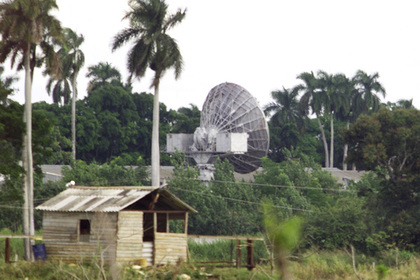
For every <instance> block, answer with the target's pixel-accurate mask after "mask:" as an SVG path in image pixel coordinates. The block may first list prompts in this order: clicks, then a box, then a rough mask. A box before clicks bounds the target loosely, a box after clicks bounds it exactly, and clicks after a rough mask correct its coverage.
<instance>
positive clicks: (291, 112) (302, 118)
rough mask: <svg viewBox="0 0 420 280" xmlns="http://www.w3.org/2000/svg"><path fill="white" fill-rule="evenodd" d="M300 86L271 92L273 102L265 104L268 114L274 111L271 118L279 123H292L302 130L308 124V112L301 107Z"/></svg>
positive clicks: (265, 110)
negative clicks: (304, 111) (305, 112)
mask: <svg viewBox="0 0 420 280" xmlns="http://www.w3.org/2000/svg"><path fill="white" fill-rule="evenodd" d="M298 96H299V88H297V87H295V88H293V89H285V88H284V87H283V90H277V91H272V92H271V97H272V98H273V100H274V101H273V102H270V103H269V104H267V105H266V106H264V112H265V113H266V114H270V113H273V115H272V116H271V120H272V121H273V120H275V122H277V123H278V124H279V125H285V124H288V123H291V124H293V125H296V127H297V128H298V130H299V131H300V132H302V130H303V129H304V127H305V124H306V120H307V119H306V114H304V113H302V111H301V110H300V108H299V99H298Z"/></svg>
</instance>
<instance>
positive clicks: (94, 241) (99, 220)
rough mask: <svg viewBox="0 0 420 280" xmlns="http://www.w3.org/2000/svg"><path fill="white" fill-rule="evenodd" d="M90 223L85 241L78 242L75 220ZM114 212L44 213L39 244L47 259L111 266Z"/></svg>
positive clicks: (115, 224) (115, 214)
mask: <svg viewBox="0 0 420 280" xmlns="http://www.w3.org/2000/svg"><path fill="white" fill-rule="evenodd" d="M80 220H90V222H91V234H90V238H89V241H88V242H80V241H79V232H78V229H79V221H80ZM116 229H117V213H73V212H48V211H45V212H44V218H43V233H42V236H43V242H44V244H45V249H46V253H47V258H48V259H49V260H62V261H64V262H67V263H70V262H71V263H78V262H80V261H83V260H91V259H93V258H95V259H96V260H97V261H99V262H102V261H103V262H105V263H113V262H114V261H115V257H116V239H117V231H116Z"/></svg>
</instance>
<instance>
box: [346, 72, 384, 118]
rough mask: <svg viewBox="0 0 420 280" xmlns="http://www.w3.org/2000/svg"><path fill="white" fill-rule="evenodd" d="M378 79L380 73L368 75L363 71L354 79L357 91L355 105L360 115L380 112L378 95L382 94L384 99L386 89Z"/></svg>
mask: <svg viewBox="0 0 420 280" xmlns="http://www.w3.org/2000/svg"><path fill="white" fill-rule="evenodd" d="M378 79H379V74H378V73H373V74H372V75H368V74H366V72H364V71H362V70H359V71H357V73H356V75H355V76H354V77H353V82H354V84H355V87H356V90H357V92H356V95H355V97H354V98H355V100H354V104H355V108H356V109H357V111H356V112H357V114H358V115H360V114H367V113H369V112H376V111H378V109H379V105H380V104H381V103H380V99H379V97H378V95H379V94H380V95H382V97H385V95H386V92H385V88H384V87H383V86H382V84H381V83H380V82H379V81H378Z"/></svg>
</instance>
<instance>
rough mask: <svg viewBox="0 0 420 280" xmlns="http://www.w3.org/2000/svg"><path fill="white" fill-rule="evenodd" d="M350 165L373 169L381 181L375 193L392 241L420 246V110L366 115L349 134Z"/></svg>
mask: <svg viewBox="0 0 420 280" xmlns="http://www.w3.org/2000/svg"><path fill="white" fill-rule="evenodd" d="M346 141H347V142H348V143H349V144H350V147H351V148H350V151H349V162H354V163H356V164H357V165H358V166H361V167H363V168H365V169H366V170H373V171H375V173H376V174H377V175H378V177H379V178H380V179H382V181H381V186H380V189H379V190H378V191H376V192H375V195H376V196H377V198H378V200H379V205H377V206H376V207H379V208H380V209H382V211H381V212H382V215H383V216H384V217H383V221H384V223H383V227H382V229H383V230H384V231H387V232H388V234H389V235H390V236H391V237H390V238H391V239H392V240H391V241H392V242H395V243H396V244H399V245H401V246H408V245H409V244H412V245H415V246H417V248H418V247H419V246H420V243H419V242H418V240H419V239H418V233H419V232H420V227H419V226H418V223H417V222H414V221H417V220H418V219H419V218H420V215H419V213H420V212H419V210H420V207H419V205H420V198H419V195H418V194H419V193H420V188H419V186H420V184H419V183H420V176H419V174H420V160H419V159H420V148H419V145H418V143H419V141H420V111H418V110H415V109H395V110H393V111H391V110H389V109H387V108H382V109H380V110H379V111H378V113H374V114H372V115H362V116H360V117H359V119H358V120H357V121H356V122H355V123H354V124H353V126H352V127H351V128H350V130H349V131H348V132H347V133H346Z"/></svg>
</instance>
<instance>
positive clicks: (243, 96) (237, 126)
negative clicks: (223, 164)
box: [200, 83, 269, 174]
mask: <svg viewBox="0 0 420 280" xmlns="http://www.w3.org/2000/svg"><path fill="white" fill-rule="evenodd" d="M200 128H201V129H203V128H204V129H205V130H206V131H207V133H208V134H213V135H214V134H217V133H247V134H248V140H247V142H248V151H247V152H245V153H243V154H236V153H225V154H219V155H217V156H219V157H221V158H227V159H228V160H229V162H230V163H231V164H232V165H233V167H234V170H235V171H236V172H238V173H242V174H245V173H250V172H252V171H254V170H256V169H257V168H258V167H259V166H260V165H261V158H262V157H264V156H266V155H267V152H268V148H269V132H268V125H267V121H266V120H265V116H264V113H263V111H262V109H261V108H260V106H259V105H258V102H257V100H256V99H255V98H254V97H253V96H252V95H251V94H250V93H249V92H248V91H247V90H246V89H244V88H243V87H241V86H239V85H237V84H233V83H223V84H220V85H217V86H215V87H214V88H212V89H211V90H210V92H209V94H208V95H207V98H206V101H205V102H204V105H203V109H202V112H201V120H200Z"/></svg>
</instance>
